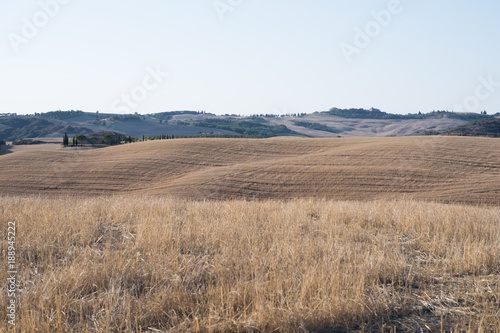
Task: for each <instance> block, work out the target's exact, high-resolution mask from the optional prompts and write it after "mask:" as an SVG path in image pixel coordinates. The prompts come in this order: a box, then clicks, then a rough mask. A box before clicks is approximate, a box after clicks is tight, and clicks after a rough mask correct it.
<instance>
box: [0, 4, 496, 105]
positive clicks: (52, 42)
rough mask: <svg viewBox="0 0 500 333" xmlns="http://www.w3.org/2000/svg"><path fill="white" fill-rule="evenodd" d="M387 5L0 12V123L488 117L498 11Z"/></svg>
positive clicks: (5, 8) (78, 7)
mask: <svg viewBox="0 0 500 333" xmlns="http://www.w3.org/2000/svg"><path fill="white" fill-rule="evenodd" d="M217 1H218V2H217ZM394 1H396V2H398V1H397V0H385V1H379V0H370V1H368V0H359V1H348V0H343V1H340V0H308V1H306V0H300V1H299V0H272V1H263V0H239V1H238V0H216V1H213V0H183V1H181V0H142V1H138V0H135V1H134V0H101V1H97V0H69V1H68V0H64V1H63V0H36V1H35V0H2V2H1V4H0V91H1V93H0V112H16V113H19V114H23V113H34V112H46V111H50V110H58V109H61V110H67V109H81V110H84V111H91V112H94V111H96V110H99V111H101V112H117V113H120V112H121V113H128V112H139V113H143V114H144V113H153V112H161V111H169V110H206V111H207V112H213V113H218V114H225V113H238V114H253V113H287V112H289V113H295V112H313V111H318V110H328V109H329V108H331V107H342V108H350V107H363V108H370V107H372V106H373V107H377V108H379V109H382V110H384V111H387V112H392V113H409V112H411V113H413V112H418V111H422V112H429V111H432V110H433V109H436V110H438V109H444V110H452V109H459V108H460V107H461V106H462V108H463V106H464V102H465V103H466V104H465V106H466V107H465V108H463V109H464V110H463V111H467V110H469V111H475V112H479V111H480V110H484V109H485V110H488V112H489V113H495V112H500V63H499V59H500V58H499V55H500V43H499V42H500V40H499V33H500V19H499V18H498V16H499V14H500V3H499V2H497V1H493V0H485V1H482V2H473V1H465V0H455V1H451V0H448V1H439V0H438V1H431V0H420V1H417V0H400V1H399V7H398V10H397V11H394V13H393V14H390V15H391V16H390V18H389V20H388V21H387V23H388V24H385V23H384V25H385V26H382V25H380V24H379V23H376V19H375V17H374V16H373V12H380V11H383V10H388V9H389V8H392V7H391V6H392V5H391V3H393V2H394ZM55 2H57V3H58V4H59V5H58V6H59V8H58V9H57V8H55V7H54V6H49V7H48V8H49V11H50V10H56V9H57V12H55V13H54V15H52V16H53V17H50V16H49V15H47V14H44V12H43V9H42V6H41V5H40V4H49V3H55ZM63 2H64V3H65V4H62V3H63ZM214 3H219V4H221V3H222V4H226V6H233V8H231V10H230V11H229V10H228V11H226V12H224V13H223V15H222V16H223V18H224V20H221V19H220V15H219V14H220V13H218V12H217V10H216V9H215V7H214ZM231 4H232V5H231ZM47 18H48V20H46V19H47ZM36 20H38V21H36ZM26 22H29V23H28V24H35V26H36V25H39V26H40V28H37V29H38V32H36V33H33V31H31V32H30V31H28V30H26V27H25V26H26V25H27V23H26ZM377 24H378V28H380V29H378V30H377ZM367 27H372V28H373V29H375V30H370V31H369V32H370V34H371V35H372V36H373V37H371V38H370V40H371V42H370V44H369V45H368V46H366V47H365V46H364V45H363V47H358V53H357V54H353V56H352V57H351V61H350V62H348V61H347V60H346V57H345V56H344V54H343V52H342V49H341V45H344V46H345V45H346V43H347V44H350V45H352V46H353V47H356V45H358V46H359V45H360V44H359V43H358V44H355V42H354V38H355V37H356V34H357V32H356V31H357V30H356V29H358V28H359V29H361V30H362V31H364V30H365V28H367ZM23 28H24V31H23ZM26 31H28V34H27V32H26ZM29 33H31V34H32V35H33V36H32V35H30V34H29ZM20 41H22V42H20ZM13 45H14V46H16V45H17V47H18V50H19V52H16V51H15V47H13ZM157 68H159V69H160V70H161V71H163V72H168V73H169V75H168V77H166V78H162V79H161V80H160V81H161V82H157V81H155V80H154V79H153V78H150V77H148V76H149V75H150V74H149V73H150V72H151V71H154V70H156V69H157ZM145 79H146V85H147V87H148V89H149V91H148V90H145V88H144V85H143V81H144V80H145ZM485 81H490V83H489V84H486V85H485V84H484V82H485ZM491 81H493V83H492V82H491ZM482 82H483V83H482ZM496 82H499V84H496ZM145 92H146V94H144V93H145ZM131 94H132V95H133V96H135V97H131V99H132V101H130V98H129V102H125V100H124V99H123V98H124V97H123V96H124V95H131ZM134 94H135V95H134ZM467 103H468V104H467Z"/></svg>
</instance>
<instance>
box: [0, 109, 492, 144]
mask: <svg viewBox="0 0 500 333" xmlns="http://www.w3.org/2000/svg"><path fill="white" fill-rule="evenodd" d="M488 119H490V120H491V119H494V117H493V116H489V115H483V114H475V113H457V112H448V111H433V112H430V113H418V114H407V115H401V114H390V113H386V112H383V111H380V110H378V109H371V110H364V109H338V108H332V109H330V110H329V111H324V112H314V113H309V114H306V113H301V114H287V115H273V114H256V115H252V116H242V115H215V114H210V113H205V112H204V111H169V112H160V113H152V114H148V115H139V114H125V115H119V114H105V113H98V112H95V113H92V112H83V111H74V110H72V111H52V112H46V113H41V114H39V113H37V114H35V115H28V116H16V115H12V114H9V115H8V116H5V115H0V140H8V141H14V140H19V139H22V138H56V137H57V138H60V137H62V136H63V135H64V133H65V132H67V133H68V134H69V136H75V135H78V134H88V133H92V132H99V131H115V132H121V133H123V134H125V135H126V136H132V137H137V138H142V136H146V137H153V136H159V135H175V136H200V135H201V134H200V133H207V132H208V133H212V134H213V135H237V136H245V137H258V138H268V137H276V136H306V137H315V138H326V137H337V136H342V137H388V136H411V135H423V134H427V133H431V132H432V133H438V132H439V133H446V131H447V130H449V129H451V128H456V127H458V126H461V125H465V124H467V122H469V121H477V120H488Z"/></svg>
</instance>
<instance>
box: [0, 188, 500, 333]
mask: <svg viewBox="0 0 500 333" xmlns="http://www.w3.org/2000/svg"><path fill="white" fill-rule="evenodd" d="M0 211H1V214H0V219H1V220H0V222H1V225H2V229H1V233H2V237H1V247H2V249H5V248H6V227H5V226H6V225H7V222H8V221H12V220H15V221H16V223H17V260H18V273H17V279H18V281H19V292H18V296H17V298H18V301H19V302H20V306H19V308H18V309H17V326H16V328H17V332H346V331H355V332H362V331H385V332H391V331H392V332H394V331H398V332H403V331H405V332H407V331H415V332H422V331H423V332H429V331H433V332H439V331H447V332H449V331H454V332H463V331H470V332H495V331H496V332H498V331H499V330H500V284H499V282H500V281H499V280H500V269H499V267H500V242H499V239H500V224H499V221H500V209H499V208H498V207H486V206H485V207H472V206H464V205H446V204H437V203H428V202H427V203H426V202H415V201H404V200H403V201H373V202H365V203H359V202H344V201H325V200H313V199H294V200H290V201H280V200H269V201H267V200H264V201H243V200H235V201H206V202H204V201H189V200H185V199H168V198H152V197H142V198H133V197H130V196H125V197H109V198H103V197H94V198H75V197H67V198H53V199H42V198H40V197H26V196H25V197H16V196H10V197H4V198H2V200H1V201H0ZM2 266H6V254H5V251H3V252H2ZM6 278H7V273H6V271H5V270H4V269H1V270H0V279H1V280H2V281H6ZM2 285H3V289H2V293H1V294H0V305H1V307H2V309H5V308H6V306H7V301H8V298H7V296H6V293H5V292H4V291H5V282H2ZM0 316H1V318H0V319H1V321H0V322H1V328H0V330H1V331H3V332H7V331H8V326H7V318H6V316H5V311H4V310H2V311H0Z"/></svg>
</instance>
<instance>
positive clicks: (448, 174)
mask: <svg viewBox="0 0 500 333" xmlns="http://www.w3.org/2000/svg"><path fill="white" fill-rule="evenodd" d="M0 188H1V189H2V194H4V195H5V194H19V195H24V194H43V195H51V196H58V195H67V194H74V195H96V194H97V195H99V194H101V195H114V194H131V195H155V196H158V195H172V196H176V197H183V198H193V199H232V198H247V199H252V198H256V199H268V198H280V199H288V198H308V197H313V198H328V199H341V200H374V199H394V198H403V197H404V198H409V199H410V198H411V199H416V200H430V201H438V202H457V203H471V204H477V203H484V204H498V203H499V202H500V145H499V144H498V140H496V139H490V138H468V137H440V136H439V137H438V136H433V137H405V138H340V139H305V138H282V137H281V138H271V139H178V140H164V141H149V142H138V143H132V144H126V145H121V146H114V147H108V148H103V149H91V150H72V149H71V148H66V149H65V148H60V149H58V150H56V151H51V152H50V153H48V152H47V151H45V150H44V147H43V146H40V148H39V149H38V148H37V149H36V150H28V151H19V152H15V153H12V154H7V155H3V156H0Z"/></svg>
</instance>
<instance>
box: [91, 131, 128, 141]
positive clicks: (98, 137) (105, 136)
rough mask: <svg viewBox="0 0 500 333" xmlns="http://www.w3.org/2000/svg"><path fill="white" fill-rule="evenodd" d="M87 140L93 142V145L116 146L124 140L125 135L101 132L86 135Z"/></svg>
mask: <svg viewBox="0 0 500 333" xmlns="http://www.w3.org/2000/svg"><path fill="white" fill-rule="evenodd" d="M87 138H88V139H89V140H94V141H95V142H94V143H111V144H118V143H120V142H122V141H124V140H125V135H124V134H122V133H118V132H113V131H101V132H96V133H91V134H89V135H87Z"/></svg>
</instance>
